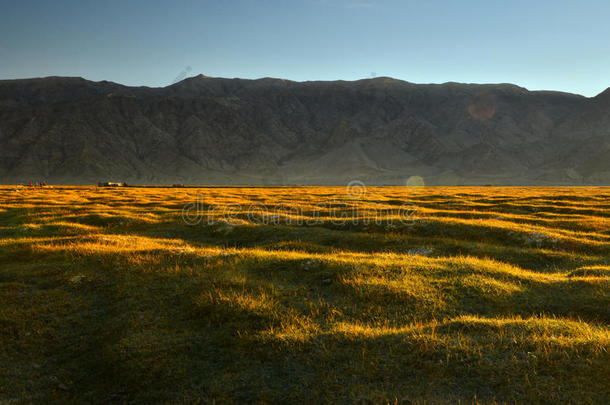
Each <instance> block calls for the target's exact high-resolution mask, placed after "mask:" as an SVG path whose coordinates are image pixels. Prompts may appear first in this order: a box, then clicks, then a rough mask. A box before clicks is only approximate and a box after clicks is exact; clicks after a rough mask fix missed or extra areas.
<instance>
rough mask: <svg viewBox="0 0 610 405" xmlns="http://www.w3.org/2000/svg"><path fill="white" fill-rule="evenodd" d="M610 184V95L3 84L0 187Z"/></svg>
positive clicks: (494, 88)
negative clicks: (41, 183)
mask: <svg viewBox="0 0 610 405" xmlns="http://www.w3.org/2000/svg"><path fill="white" fill-rule="evenodd" d="M414 175H417V176H422V177H423V178H424V179H425V181H426V183H427V184H448V185H453V184H484V183H494V184H514V185H530V184H532V185H533V184H540V185H544V184H608V182H610V90H606V91H605V92H603V93H601V94H600V95H598V96H597V97H593V98H585V97H582V96H578V95H574V94H568V93H560V92H550V91H528V90H527V89H524V88H522V87H518V86H515V85H511V84H488V85H479V84H459V83H445V84H425V85H424V84H413V83H409V82H404V81H400V80H395V79H391V78H385V77H384V78H376V79H367V80H359V81H354V82H345V81H333V82H292V81H287V80H281V79H270V78H265V79H259V80H243V79H223V78H209V77H206V76H203V75H199V76H196V77H192V78H189V79H186V80H183V81H181V82H179V83H176V84H174V85H171V86H168V87H164V88H148V87H127V86H122V85H120V84H116V83H112V82H106V81H103V82H91V81H87V80H85V79H82V78H68V77H48V78H42V79H24V80H5V81H0V183H16V182H24V181H29V180H31V179H35V180H37V179H44V180H47V181H50V182H54V183H94V182H98V181H102V180H116V181H127V182H131V183H147V184H154V183H192V184H344V183H346V182H347V181H350V180H354V179H358V180H361V181H363V182H365V183H367V184H404V183H405V180H406V179H407V178H409V177H410V176H414Z"/></svg>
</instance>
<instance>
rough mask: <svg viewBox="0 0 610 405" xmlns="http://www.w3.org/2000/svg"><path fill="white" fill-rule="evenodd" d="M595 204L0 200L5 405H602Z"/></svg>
mask: <svg viewBox="0 0 610 405" xmlns="http://www.w3.org/2000/svg"><path fill="white" fill-rule="evenodd" d="M609 208H610V189H607V188H508V187H507V188H490V187H486V188H470V187H454V188H440V187H434V188H424V187H421V188H420V187H418V188H401V187H370V188H368V189H367V190H366V193H365V194H363V195H350V194H349V193H346V190H345V188H342V187H298V188H282V187H278V188H239V187H231V188H200V189H195V188H177V189H163V188H119V189H103V188H96V187H55V188H45V189H38V188H25V187H14V186H13V187H8V186H3V187H0V348H1V351H0V364H2V367H0V402H1V403H4V402H6V403H50V402H67V403H151V402H155V403H156V402H162V403H240V402H246V403H252V402H254V403H277V402H288V403H292V402H297V403H324V402H328V403H392V404H394V403H426V404H433V403H524V402H525V403H605V402H610V388H609V387H610V380H609V379H608V376H610V351H609V349H610V325H609V322H610V292H609V291H610V290H609V287H610V209H609ZM184 209H186V211H183V210H184ZM183 212H186V214H188V215H187V216H186V219H187V220H188V221H189V223H190V224H187V223H186V222H185V217H184V216H183Z"/></svg>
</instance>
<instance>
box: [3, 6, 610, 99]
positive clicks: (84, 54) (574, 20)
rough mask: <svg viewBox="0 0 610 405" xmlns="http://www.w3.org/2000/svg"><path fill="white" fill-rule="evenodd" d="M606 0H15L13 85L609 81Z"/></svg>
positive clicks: (590, 86) (7, 73) (552, 85)
mask: <svg viewBox="0 0 610 405" xmlns="http://www.w3.org/2000/svg"><path fill="white" fill-rule="evenodd" d="M609 15H610V2H608V1H607V0H600V1H592V0H581V1H579V2H576V1H567V0H553V1H550V0H536V1H532V0H527V1H524V0H512V1H500V0H497V1H496V0H487V1H478V0H477V1H474V0H445V1H439V0H419V1H407V0H405V1H399V0H302V1H298V2H297V1H294V2H293V1H279V0H235V1H231V0H224V1H223V0H211V1H180V2H162V1H156V0H149V1H140V0H137V1H128V0H123V1H114V0H111V1H99V2H95V3H94V2H83V1H82V0H81V1H62V0H58V1H54V2H51V1H6V0H1V5H0V79H14V78H25V77H40V76H54V75H57V76H82V77H84V78H86V79H90V80H111V81H115V82H119V83H122V84H127V85H146V86H166V85H168V84H171V83H172V82H173V81H174V80H176V79H180V78H182V77H184V76H185V75H186V76H194V75H195V74H199V73H203V74H205V75H208V76H219V77H242V78H260V77H281V78H285V79H290V80H299V81H301V80H336V79H343V80H355V79H361V78H368V77H372V76H391V77H395V78H397V79H402V80H407V81H411V82H415V83H443V82H447V81H456V82H467V83H500V82H510V83H515V84H518V85H520V86H524V87H527V88H528V89H531V90H539V89H547V90H561V91H568V92H573V93H580V94H583V95H586V96H594V95H596V94H598V93H600V92H601V91H603V90H604V89H606V88H607V87H609V86H610V24H608V22H607V19H608V16H609Z"/></svg>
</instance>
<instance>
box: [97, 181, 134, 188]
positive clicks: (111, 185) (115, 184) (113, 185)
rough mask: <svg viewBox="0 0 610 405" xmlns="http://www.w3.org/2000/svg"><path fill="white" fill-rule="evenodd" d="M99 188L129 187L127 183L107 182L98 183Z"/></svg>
mask: <svg viewBox="0 0 610 405" xmlns="http://www.w3.org/2000/svg"><path fill="white" fill-rule="evenodd" d="M97 186H98V187H127V183H114V182H111V181H105V182H100V183H97Z"/></svg>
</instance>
